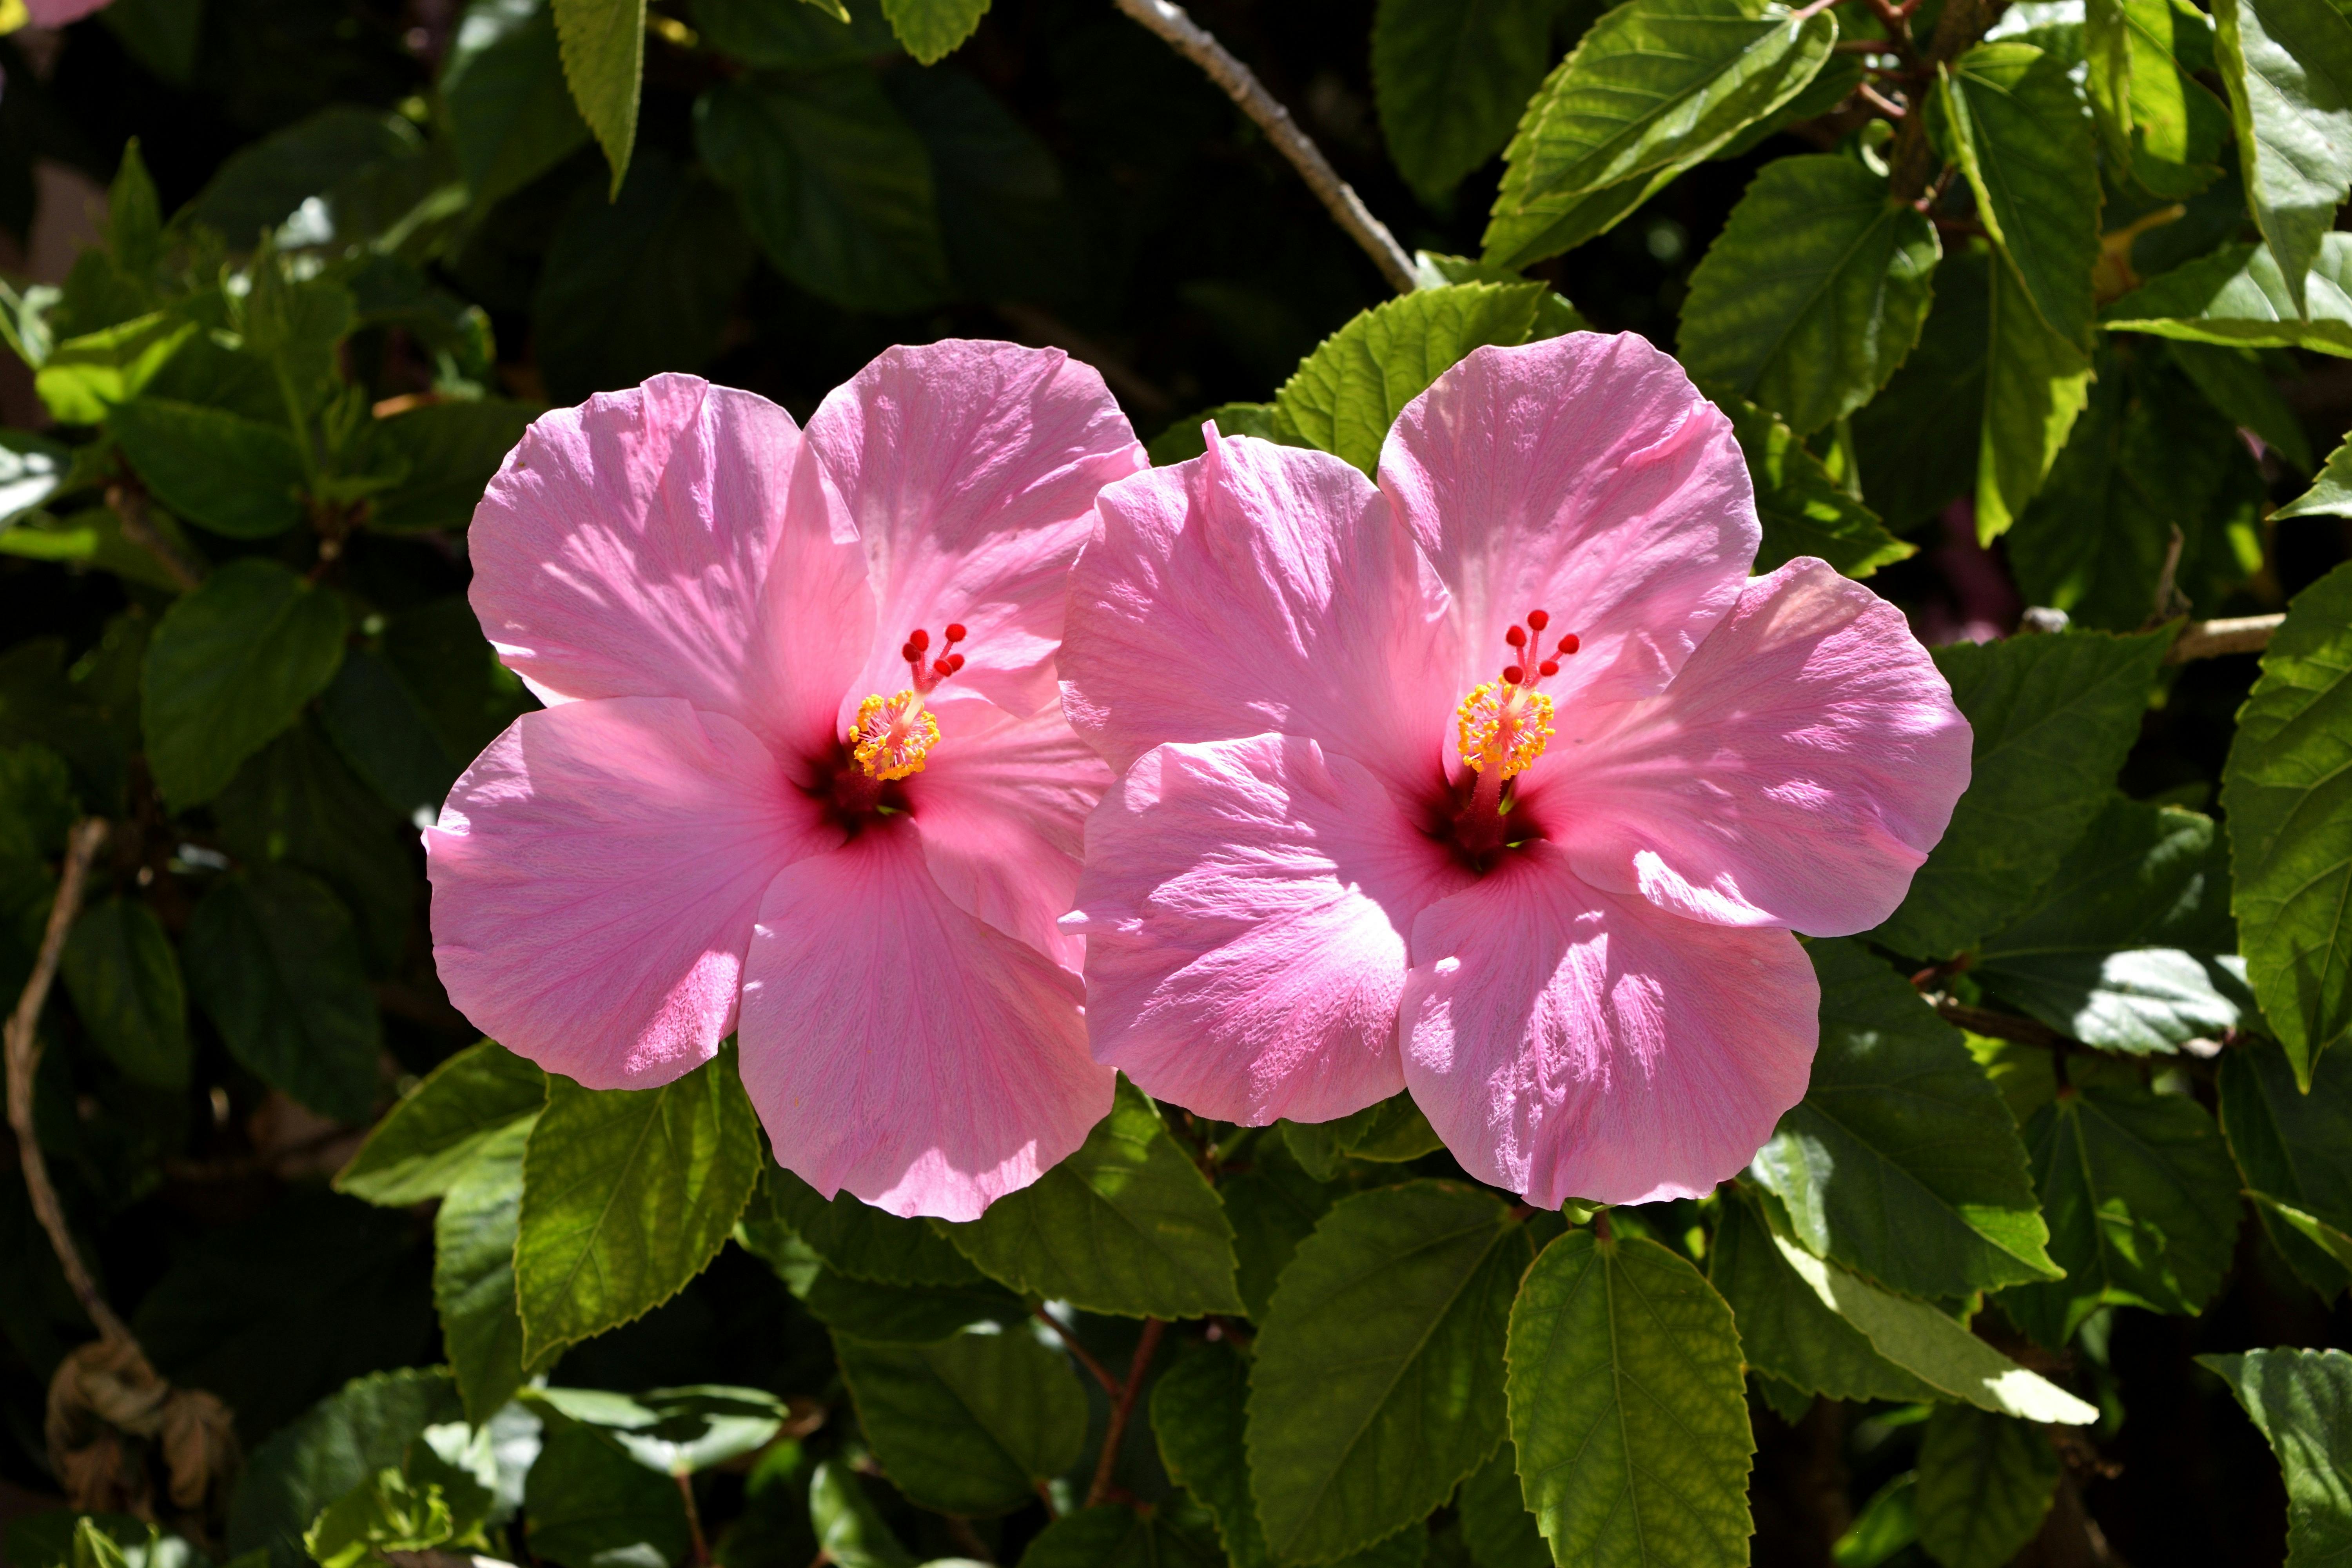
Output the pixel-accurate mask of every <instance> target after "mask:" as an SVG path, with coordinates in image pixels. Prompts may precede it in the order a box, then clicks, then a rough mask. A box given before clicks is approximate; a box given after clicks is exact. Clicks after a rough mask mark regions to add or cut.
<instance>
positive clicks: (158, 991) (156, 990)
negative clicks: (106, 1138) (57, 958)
mask: <svg viewBox="0 0 2352 1568" xmlns="http://www.w3.org/2000/svg"><path fill="white" fill-rule="evenodd" d="M59 973H60V974H61V975H62V976H63V978H64V980H65V983H66V990H67V992H68V994H70V995H71V996H72V997H73V1005H74V1011H75V1013H76V1014H78V1015H79V1016H80V1018H81V1023H82V1027H83V1028H85V1029H87V1030H89V1036H90V1038H91V1039H92V1040H94V1041H95V1042H97V1045H98V1048H99V1049H100V1050H101V1051H104V1052H105V1053H106V1054H107V1056H108V1057H109V1058H111V1059H112V1060H113V1062H114V1065H115V1066H117V1067H119V1068H121V1069H122V1070H123V1072H124V1073H125V1074H127V1075H129V1076H130V1077H131V1079H135V1080H137V1081H138V1082H140V1083H143V1084H149V1085H152V1087H154V1088H157V1089H185V1088H187V1086H188V1069H189V1068H190V1067H191V1066H192V1065H193V1062H194V1052H193V1051H192V1049H191V1047H189V1044H188V993H187V987H186V985H185V984H183V983H182V981H181V979H180V959H179V955H178V954H177V953H176V952H173V949H172V939H171V938H170V937H168V936H166V935H164V934H163V921H159V920H157V919H156V918H155V911H154V910H152V909H150V908H149V907H148V906H147V905H146V904H144V903H142V902H141V901H140V900H136V899H122V898H113V899H108V900H104V901H102V902H100V903H98V904H95V905H92V906H91V907H90V908H89V909H87V910H83V911H82V913H81V918H80V919H79V920H77V921H74V925H73V934H72V935H71V936H69V937H68V938H67V940H66V949H65V956H64V961H63V963H62V964H61V966H60V969H59Z"/></svg>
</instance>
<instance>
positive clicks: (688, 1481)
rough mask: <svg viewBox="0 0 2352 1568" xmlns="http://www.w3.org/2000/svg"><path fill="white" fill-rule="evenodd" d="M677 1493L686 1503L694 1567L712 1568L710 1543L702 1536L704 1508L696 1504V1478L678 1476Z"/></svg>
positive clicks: (688, 1537)
mask: <svg viewBox="0 0 2352 1568" xmlns="http://www.w3.org/2000/svg"><path fill="white" fill-rule="evenodd" d="M676 1479H677V1495H678V1497H679V1498H680V1499H681V1500H684V1501H685V1503H686V1534H687V1539H688V1541H690V1542H693V1545H694V1568H710V1543H709V1542H707V1541H705V1540H703V1538H702V1510H700V1509H698V1508H697V1507H695V1506H694V1478H693V1477H692V1476H678V1477H677V1478H676Z"/></svg>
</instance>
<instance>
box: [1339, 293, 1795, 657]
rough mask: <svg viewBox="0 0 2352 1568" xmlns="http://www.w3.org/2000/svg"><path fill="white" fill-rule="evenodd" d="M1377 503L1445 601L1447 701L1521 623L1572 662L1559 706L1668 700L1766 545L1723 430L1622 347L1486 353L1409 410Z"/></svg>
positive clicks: (1678, 377) (1649, 354) (1679, 378)
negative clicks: (1532, 620)
mask: <svg viewBox="0 0 2352 1568" xmlns="http://www.w3.org/2000/svg"><path fill="white" fill-rule="evenodd" d="M1381 489H1382V490H1384V491H1385V492H1387V494H1388V496H1389V499H1390V500H1392V501H1393V502H1394V503H1395V504H1396V508H1397V512H1398V515H1399V516H1401V517H1402V518H1403V519H1404V520H1405V521H1406V522H1407V523H1408V524H1409V525H1410V526H1411V527H1412V531H1413V534H1414V536H1415V537H1417V538H1418V539H1419V540H1420V541H1421V542H1422V546H1423V549H1425V550H1427V551H1428V552H1429V557H1430V560H1431V561H1432V562H1433V563H1435V565H1436V568H1437V574H1438V576H1439V577H1440V578H1442V579H1444V583H1445V585H1446V587H1447V588H1449V589H1450V590H1452V592H1453V595H1454V611H1455V615H1456V617H1457V620H1458V624H1459V626H1460V628H1461V636H1462V658H1463V660H1464V662H1463V663H1462V664H1461V665H1460V666H1459V667H1458V668H1456V669H1454V671H1452V672H1450V673H1451V674H1452V676H1453V679H1454V686H1455V689H1456V691H1457V693H1458V692H1460V691H1466V690H1467V689H1469V688H1470V687H1472V686H1474V685H1475V684H1477V683H1478V682H1479V681H1484V680H1492V679H1495V677H1496V673H1497V672H1498V671H1499V670H1500V669H1501V668H1503V665H1504V662H1505V656H1506V654H1507V652H1508V649H1507V647H1506V646H1505V644H1504V641H1503V633H1504V632H1505V630H1506V629H1507V628H1508V627H1509V626H1511V625H1512V624H1513V623H1514V622H1516V621H1517V620H1518V619H1520V617H1522V616H1526V615H1527V614H1528V611H1530V610H1538V609H1539V610H1543V611H1545V612H1546V613H1547V614H1548V615H1549V616H1550V617H1551V623H1550V626H1549V630H1548V631H1547V632H1546V633H1545V634H1543V637H1544V639H1545V640H1546V641H1547V642H1548V643H1549V644H1550V645H1552V646H1557V644H1558V641H1559V635H1560V634H1561V633H1564V632H1572V633H1574V634H1575V635H1576V636H1577V637H1578V638H1579V639H1580V641H1581V643H1582V650H1581V651H1580V652H1579V653H1578V654H1576V655H1575V656H1574V657H1572V658H1567V659H1564V660H1562V661H1561V668H1560V672H1559V676H1557V677H1556V678H1554V679H1551V680H1549V681H1547V682H1546V683H1545V687H1544V689H1545V690H1546V691H1548V692H1549V693H1550V694H1551V696H1552V697H1553V699H1554V700H1556V701H1561V702H1563V703H1565V701H1567V700H1570V699H1574V698H1577V697H1580V696H1582V697H1586V698H1590V699H1594V700H1614V699H1622V698H1629V697H1641V696H1646V695H1648V694H1649V693H1651V692H1654V691H1656V690H1658V689H1660V688H1662V687H1664V685H1665V683H1666V681H1667V680H1668V679H1671V678H1672V676H1673V675H1674V673H1675V670H1676V669H1679V668H1681V667H1682V662H1683V660H1684V659H1685V658H1689V657H1690V652H1691V650H1692V649H1693V648H1695V647H1697V646H1698V642H1699V639H1700V638H1702V637H1705V636H1706V633H1707V629H1708V628H1709V627H1710V626H1714V625H1715V623H1716V622H1717V620H1719V619H1721V618H1722V616H1723V615H1724V613H1725V612H1726V611H1727V610H1728V609H1730V607H1731V602H1732V600H1733V599H1735V598H1737V597H1738V594H1739V584H1740V583H1741V582H1742V581H1743V580H1744V579H1745V578H1746V577H1747V574H1748V563H1749V562H1750V561H1752V560H1754V559H1755V556H1756V546H1757V542H1758V541H1759V539H1760V538H1761V537H1762V531H1761V528H1760V527H1759V524H1758V522H1757V521H1756V503H1755V492H1754V489H1753V488H1752V487H1751V485H1750V484H1749V482H1748V463H1747V460H1746V459H1745V458H1742V457H1741V456H1740V454H1739V444H1738V442H1737V441H1735V440H1734V439H1733V438H1732V435H1731V422H1730V421H1729V420H1727V419H1726V418H1725V417H1724V416H1723V414H1722V412H1721V411H1720V410H1718V409H1717V408H1716V407H1715V405H1712V404H1710V403H1708V402H1707V401H1706V399H1705V398H1703V397H1701V396H1700V395H1698V392H1697V391H1696V388H1694V387H1693V386H1692V385H1691V384H1690V379H1689V378H1688V377H1687V376H1685V375H1684V374H1683V372H1682V367H1681V366H1680V365H1678V364H1676V363H1675V362H1674V361H1673V360H1671V359H1669V358H1667V357H1666V356H1665V355H1664V354H1663V353H1659V352H1658V351H1657V350H1656V349H1654V348H1652V347H1651V346H1650V345H1649V344H1648V343H1646V342H1643V340H1642V339H1640V338H1638V337H1635V336H1633V334H1631V333H1620V334H1619V335H1617V336H1615V337H1602V336H1600V335H1599V334H1597V333H1593V332H1570V333H1569V334H1568V335H1567V336H1565V337H1559V338H1553V339H1550V340H1549V341H1548V342H1540V343H1529V344H1528V345H1527V346H1525V347H1524V348H1494V347H1488V348H1482V349H1478V350H1476V351H1475V352H1474V353H1471V354H1470V356H1469V357H1468V358H1466V359H1465V360H1463V361H1462V362H1461V363H1459V364H1456V365H1455V366H1454V368H1453V369H1451V370H1449V371H1447V372H1446V373H1445V374H1444V375H1441V376H1439V377H1438V378H1437V380H1436V381H1435V383H1433V384H1432V385H1431V386H1430V388H1429V390H1428V391H1426V392H1424V393H1423V394H1422V395H1420V396H1419V397H1416V398H1414V399H1413V400H1412V402H1411V403H1409V404H1407V405H1405V408H1404V412H1403V413H1402V414H1401V415H1399V416H1397V422H1396V425H1395V426H1394V427H1393V428H1392V429H1391V430H1390V432H1389V438H1388V444H1387V445H1386V446H1385V447H1382V448H1381Z"/></svg>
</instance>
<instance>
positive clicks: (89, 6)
mask: <svg viewBox="0 0 2352 1568" xmlns="http://www.w3.org/2000/svg"><path fill="white" fill-rule="evenodd" d="M111 3H112V0H25V10H26V15H28V16H31V18H32V22H33V26H36V27H62V26H66V25H67V24H68V23H69V22H79V21H80V20H81V19H82V18H83V17H84V16H94V15H96V14H97V13H98V12H100V11H103V10H105V9H106V7H107V6H108V5H110V4H111Z"/></svg>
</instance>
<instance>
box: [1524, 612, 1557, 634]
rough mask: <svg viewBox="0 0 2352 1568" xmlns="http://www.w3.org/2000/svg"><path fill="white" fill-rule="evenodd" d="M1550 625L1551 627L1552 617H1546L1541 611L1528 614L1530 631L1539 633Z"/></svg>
mask: <svg viewBox="0 0 2352 1568" xmlns="http://www.w3.org/2000/svg"><path fill="white" fill-rule="evenodd" d="M1549 625H1551V617H1550V616H1547V615H1545V614H1544V613H1543V612H1542V611H1541V610H1529V611H1528V630H1529V631H1531V632H1539V631H1541V630H1543V629H1544V627H1546V626H1549Z"/></svg>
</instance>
